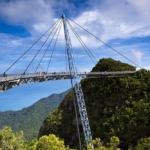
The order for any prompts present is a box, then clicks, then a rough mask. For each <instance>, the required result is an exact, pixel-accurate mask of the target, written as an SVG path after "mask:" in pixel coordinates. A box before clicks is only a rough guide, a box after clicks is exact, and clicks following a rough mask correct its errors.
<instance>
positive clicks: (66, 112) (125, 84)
mask: <svg viewBox="0 0 150 150" xmlns="http://www.w3.org/2000/svg"><path fill="white" fill-rule="evenodd" d="M135 70H136V68H135V67H134V66H131V65H129V64H126V63H122V62H120V61H116V60H113V59H111V58H107V59H105V58H104V59H101V60H99V62H98V63H97V64H96V66H95V67H94V68H93V69H92V72H96V71H102V72H105V71H135ZM81 84H82V90H83V93H84V98H85V103H86V108H87V113H88V117H89V122H90V127H91V132H92V136H93V139H96V138H100V139H101V144H102V145H103V146H105V147H109V144H108V143H109V142H110V139H111V137H113V136H115V137H117V138H118V139H119V140H120V142H119V145H118V147H119V148H120V149H123V150H126V149H139V150H144V149H145V150H146V149H148V148H149V149H150V146H149V145H150V138H149V137H150V128H149V126H150V71H147V70H144V69H141V70H138V71H136V73H135V74H133V75H128V76H124V77H100V78H86V79H83V80H82V81H81ZM78 120H79V129H80V135H81V141H82V145H83V147H84V145H85V141H84V135H83V130H82V125H81V120H80V117H79V114H78ZM49 134H55V135H56V136H58V137H60V138H62V139H64V141H65V144H66V145H69V146H70V147H71V148H77V147H78V143H79V142H78V136H77V127H76V119H75V113H74V105H73V98H72V92H69V93H68V94H67V95H66V97H65V98H64V100H63V101H62V102H61V104H60V105H59V107H58V108H57V109H56V110H55V111H53V112H52V113H50V114H49V115H48V116H47V117H46V119H45V120H44V122H43V125H42V126H41V128H40V131H39V138H40V137H42V136H43V135H49ZM144 144H145V146H143V145H144ZM139 147H140V148H139Z"/></svg>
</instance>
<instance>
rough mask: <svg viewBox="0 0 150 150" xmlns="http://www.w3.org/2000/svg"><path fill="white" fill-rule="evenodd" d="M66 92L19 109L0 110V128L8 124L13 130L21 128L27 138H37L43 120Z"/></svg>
mask: <svg viewBox="0 0 150 150" xmlns="http://www.w3.org/2000/svg"><path fill="white" fill-rule="evenodd" d="M68 92H69V90H67V91H65V92H63V93H61V94H52V95H50V96H48V97H45V98H42V99H40V100H39V101H37V102H36V103H34V104H33V105H31V106H29V107H27V108H23V109H22V110H19V111H6V112H0V128H3V127H4V126H10V127H11V128H12V129H13V131H20V130H23V131H24V135H25V138H26V139H27V140H30V139H33V138H37V135H38V131H39V128H40V126H41V125H42V122H43V120H44V119H45V118H46V116H47V115H48V114H49V113H50V112H51V111H53V110H54V109H56V108H57V107H58V106H59V104H60V102H61V101H62V100H63V98H64V97H65V96H66V94H67V93H68Z"/></svg>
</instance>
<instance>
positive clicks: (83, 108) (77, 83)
mask: <svg viewBox="0 0 150 150" xmlns="http://www.w3.org/2000/svg"><path fill="white" fill-rule="evenodd" d="M62 20H63V25H64V34H65V40H66V49H67V55H68V64H69V70H70V75H71V80H72V83H73V85H74V90H75V94H76V99H77V104H78V109H79V114H80V118H81V122H82V127H83V132H84V137H85V141H86V144H87V146H88V145H89V140H92V135H91V130H90V125H89V120H88V115H87V111H86V106H85V101H84V96H83V92H82V87H81V84H80V80H79V76H78V74H77V68H76V64H75V59H74V53H73V50H72V45H71V40H70V36H69V31H68V28H67V23H66V18H65V15H62Z"/></svg>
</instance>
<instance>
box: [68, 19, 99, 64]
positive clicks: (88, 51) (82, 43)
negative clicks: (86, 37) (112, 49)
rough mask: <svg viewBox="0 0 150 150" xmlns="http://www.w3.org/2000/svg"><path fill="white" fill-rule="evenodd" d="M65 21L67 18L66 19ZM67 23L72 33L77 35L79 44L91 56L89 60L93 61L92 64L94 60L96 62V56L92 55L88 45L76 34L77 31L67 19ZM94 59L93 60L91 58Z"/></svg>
mask: <svg viewBox="0 0 150 150" xmlns="http://www.w3.org/2000/svg"><path fill="white" fill-rule="evenodd" d="M66 21H67V20H66ZM67 23H68V25H69V26H70V28H71V29H72V31H73V33H74V34H75V36H76V37H77V39H78V40H79V42H80V44H81V45H82V46H83V48H84V50H85V51H86V52H87V54H88V56H89V57H90V58H91V60H92V61H93V63H94V64H96V63H95V61H96V62H97V63H98V61H97V60H96V58H95V57H94V55H93V54H92V52H91V51H90V50H89V49H88V47H87V46H86V44H85V43H84V42H83V40H82V39H81V37H80V36H79V35H78V34H77V32H76V31H75V29H74V28H73V27H72V26H71V24H70V23H69V22H68V21H67ZM91 56H92V57H93V58H94V60H95V61H94V60H93V58H92V57H91Z"/></svg>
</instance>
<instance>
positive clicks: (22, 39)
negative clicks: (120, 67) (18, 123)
mask: <svg viewBox="0 0 150 150" xmlns="http://www.w3.org/2000/svg"><path fill="white" fill-rule="evenodd" d="M149 5H150V2H149V0H141V1H140V0H139V1H137V0H115V1H114V0H105V1H104V0H32V1H31V0H19V1H18V0H3V1H0V39H1V40H0V73H3V72H4V71H5V70H6V69H7V68H8V67H9V66H10V65H11V64H12V63H13V62H14V61H15V60H16V59H17V58H19V56H20V55H21V54H22V53H23V52H25V51H26V50H27V49H28V48H29V47H30V46H31V45H32V44H33V42H34V41H35V40H36V39H37V38H38V37H39V36H40V35H42V34H43V33H44V32H45V31H46V30H47V29H48V28H49V27H50V26H51V25H52V24H53V23H54V22H55V21H56V20H57V19H58V18H59V17H60V16H61V15H62V13H64V14H65V15H67V16H69V17H70V18H71V19H73V20H74V21H76V22H77V23H79V24H80V25H81V26H83V27H84V28H86V29H88V30H89V31H90V32H92V33H93V34H95V35H96V36H97V37H98V38H100V39H101V40H103V41H104V42H106V43H107V44H109V45H111V46H112V47H113V48H115V49H116V50H118V51H119V52H120V53H122V54H123V55H125V56H126V57H128V58H129V59H131V60H132V61H133V62H135V63H136V64H138V65H139V66H141V67H142V68H145V69H150V65H149V58H150V46H149V45H150V16H149V14H150V9H149ZM72 26H73V27H74V28H75V30H76V31H77V32H78V34H79V35H80V37H81V38H82V39H83V41H84V42H85V44H86V45H87V46H88V48H89V49H90V50H91V52H92V53H93V55H94V56H95V57H96V59H97V60H99V59H100V58H103V57H106V58H108V57H112V58H114V59H116V60H120V61H123V62H126V63H129V64H131V63H130V62H129V61H128V60H126V59H124V58H122V57H121V56H119V55H118V54H117V53H115V52H114V51H112V50H111V49H109V48H108V47H106V46H104V45H103V44H102V43H100V42H98V41H97V40H96V39H94V38H92V37H91V36H89V35H88V34H87V33H86V32H84V31H83V30H81V29H80V28H78V27H77V26H76V25H75V24H72ZM69 32H70V36H71V41H72V46H73V50H74V53H75V59H76V64H77V69H78V71H90V70H91V69H92V67H93V66H94V64H93V62H92V61H91V59H90V58H89V57H88V55H87V54H86V52H85V51H84V50H83V48H82V47H81V45H80V43H79V42H78V40H77V39H76V38H75V36H74V35H73V33H72V32H71V31H70V30H69ZM63 37H64V35H63V28H61V31H60V36H59V39H58V44H57V46H56V49H55V51H54V56H53V59H52V61H51V64H50V69H49V71H50V72H53V71H61V72H62V71H66V62H65V50H64V38H63ZM41 43H42V40H41V41H40V42H39V45H40V44H41ZM39 45H38V44H37V46H36V47H35V48H33V50H31V51H30V52H29V53H27V55H26V56H25V57H23V58H22V59H21V60H20V61H19V62H18V63H17V64H16V65H14V66H13V68H12V69H11V70H9V72H8V73H21V72H23V70H24V68H25V67H26V66H27V65H28V64H29V61H30V60H31V59H32V56H33V54H35V52H36V51H35V50H36V49H37V48H38V47H39ZM51 50H52V48H51ZM51 50H49V53H47V55H46V58H44V60H43V62H42V63H41V65H40V68H39V71H43V70H45V69H46V64H47V61H48V60H49V57H50V54H51ZM41 56H42V52H41V53H39V55H38V56H37V59H36V60H35V61H34V63H33V65H32V66H31V67H30V68H29V70H28V72H33V70H34V69H35V67H36V65H37V63H38V62H39V60H40V58H41ZM137 69H138V68H137ZM53 84H54V85H57V86H58V87H57V88H56V89H55V91H54V89H53V88H52V87H53ZM63 84H64V85H65V86H63ZM44 85H45V87H47V88H46V89H47V90H46V89H45V88H43V87H44ZM47 85H49V86H47ZM41 87H42V88H41ZM48 87H49V88H48ZM69 87H70V84H69V82H68V81H60V82H58V81H57V82H56V84H55V81H53V82H49V83H43V84H35V85H28V86H23V87H18V88H15V89H12V90H9V91H6V92H3V93H0V110H1V111H4V110H9V109H14V110H17V109H21V108H22V107H24V106H28V105H30V104H31V99H34V101H32V102H35V101H36V100H38V99H40V98H41V97H43V96H48V95H50V94H51V93H53V92H55V93H60V92H61V91H62V92H63V91H65V90H67V88H69ZM37 88H39V89H37ZM42 89H44V90H42ZM39 90H41V92H38V91H39ZM42 92H43V93H45V94H41V93H42ZM14 93H15V94H14ZM17 93H18V96H17ZM27 93H28V94H27ZM33 93H34V94H33ZM35 93H37V94H36V96H35ZM24 95H28V97H26V98H25V99H24V100H25V101H26V105H25V104H24V102H23V103H22V105H19V103H20V102H19V100H20V99H22V100H23V97H24ZM13 96H14V99H15V103H14V105H13V106H10V105H8V107H7V105H6V106H5V109H4V108H3V107H2V106H3V104H4V101H5V102H6V103H7V101H8V103H9V102H10V101H9V99H10V97H11V98H13ZM15 96H16V97H15ZM17 103H18V105H17ZM15 104H16V105H15Z"/></svg>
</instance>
